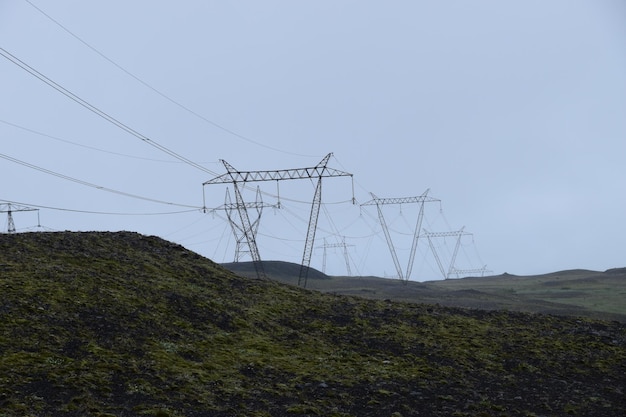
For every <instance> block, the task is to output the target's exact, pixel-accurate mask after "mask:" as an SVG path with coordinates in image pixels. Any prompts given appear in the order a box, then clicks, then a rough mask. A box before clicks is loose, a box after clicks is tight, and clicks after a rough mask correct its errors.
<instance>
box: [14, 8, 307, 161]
mask: <svg viewBox="0 0 626 417" xmlns="http://www.w3.org/2000/svg"><path fill="white" fill-rule="evenodd" d="M24 1H25V2H26V3H28V4H30V5H31V6H32V7H33V8H34V9H35V10H37V11H38V12H39V13H41V14H42V15H44V16H45V17H46V18H48V19H49V20H50V21H52V22H53V23H54V24H56V25H57V26H58V27H60V28H61V29H63V30H64V31H65V32H67V33H68V34H69V35H70V36H72V37H73V38H74V39H76V40H77V41H79V42H80V43H82V44H83V45H85V46H86V47H87V48H89V49H91V50H92V51H93V52H95V53H96V54H98V55H99V56H100V57H102V58H103V59H104V60H106V61H107V62H109V63H110V64H112V65H113V66H115V67H116V68H118V69H119V70H120V71H122V72H124V73H125V74H126V75H128V76H129V77H131V78H133V79H134V80H135V81H137V82H139V83H141V84H142V85H143V86H145V87H147V88H148V89H150V90H152V91H153V92H155V93H156V94H158V95H159V96H161V97H163V98H164V99H166V100H167V101H169V102H170V103H172V104H174V105H175V106H177V107H179V108H181V109H183V110H185V111H186V112H188V113H190V114H192V115H193V116H195V117H197V118H199V119H200V120H203V121H205V122H206V123H209V124H210V125H212V126H214V127H216V128H218V129H220V130H222V131H224V132H226V133H228V134H230V135H233V136H235V137H237V138H239V139H242V140H244V141H246V142H249V143H252V144H254V145H257V146H261V147H263V148H266V149H270V150H272V151H275V152H280V153H284V154H288V155H294V156H302V157H312V156H315V155H303V154H299V153H295V152H290V151H285V150H283V149H278V148H274V147H272V146H269V145H266V144H264V143H261V142H258V141H256V140H254V139H251V138H249V137H247V136H244V135H242V134H240V133H237V132H235V131H233V130H231V129H229V128H227V127H225V126H223V125H221V124H219V123H216V122H214V121H212V120H210V119H208V118H207V117H204V116H203V115H201V114H199V113H197V112H195V111H194V110H192V109H190V108H189V107H187V106H185V105H184V104H182V103H180V102H179V101H177V100H174V99H173V98H171V97H169V96H168V95H166V94H165V93H163V92H161V91H160V90H158V89H157V88H155V87H153V86H152V85H150V84H148V83H147V82H145V81H144V80H142V79H141V78H139V77H138V76H136V75H135V74H133V73H132V72H130V71H128V70H127V69H126V68H124V67H122V66H121V65H120V64H118V63H117V62H115V61H113V60H112V59H111V58H109V57H108V56H106V55H105V54H103V53H102V52H100V51H99V50H98V49H96V48H95V47H93V46H91V45H90V44H89V43H87V42H86V41H84V40H83V39H82V38H80V37H79V36H78V35H76V34H75V33H74V32H72V31H70V30H69V29H68V28H67V27H65V26H64V25H62V24H61V23H60V22H59V21H57V20H56V19H54V18H53V17H52V16H50V15H49V14H48V13H46V12H44V11H43V10H42V9H40V8H39V7H37V6H36V5H34V4H33V3H32V2H31V1H30V0H24Z"/></svg>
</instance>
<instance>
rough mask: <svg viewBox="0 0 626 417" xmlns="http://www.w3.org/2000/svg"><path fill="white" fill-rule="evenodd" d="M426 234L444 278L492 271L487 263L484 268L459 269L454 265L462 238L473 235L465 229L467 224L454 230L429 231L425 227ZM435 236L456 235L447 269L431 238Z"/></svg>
mask: <svg viewBox="0 0 626 417" xmlns="http://www.w3.org/2000/svg"><path fill="white" fill-rule="evenodd" d="M424 235H425V236H426V238H428V244H429V245H430V249H431V250H432V252H433V256H434V257H435V260H436V261H437V265H438V266H439V270H440V271H441V274H442V275H443V277H444V279H449V278H450V276H451V275H452V274H456V275H457V277H458V276H459V274H473V273H480V274H481V275H484V274H485V272H491V271H489V270H487V265H484V266H483V267H482V268H476V269H457V268H456V267H455V266H454V265H455V262H456V256H457V254H458V253H459V247H460V246H461V238H462V237H463V236H471V235H472V234H471V233H468V232H466V231H465V226H463V227H462V228H461V229H460V230H457V231H452V232H429V231H427V230H426V229H424ZM433 237H443V238H445V237H456V244H455V245H454V251H453V252H452V257H451V258H450V265H449V266H448V270H447V271H446V270H445V269H444V267H443V264H442V262H441V259H440V258H439V255H438V254H437V249H436V248H435V245H434V244H433V241H432V239H431V238H433Z"/></svg>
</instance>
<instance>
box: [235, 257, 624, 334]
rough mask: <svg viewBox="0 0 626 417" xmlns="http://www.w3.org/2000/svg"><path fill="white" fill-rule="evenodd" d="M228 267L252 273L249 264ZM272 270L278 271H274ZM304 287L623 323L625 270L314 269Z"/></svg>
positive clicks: (293, 278) (288, 276) (289, 277)
mask: <svg viewBox="0 0 626 417" xmlns="http://www.w3.org/2000/svg"><path fill="white" fill-rule="evenodd" d="M226 267H227V268H230V269H231V270H235V271H237V272H238V273H242V274H247V275H250V274H251V265H250V264H249V263H240V264H228V265H226ZM284 268H285V269H284V270H285V271H287V270H289V271H290V272H291V273H281V274H277V275H272V274H269V275H270V277H272V279H276V280H278V281H281V282H284V283H289V284H293V285H296V284H297V282H298V281H297V274H298V272H299V269H296V268H295V266H291V267H290V268H291V269H290V268H289V267H286V266H285V267H284ZM274 270H276V269H274ZM312 275H313V278H312V279H309V280H308V281H307V288H310V289H315V290H318V291H323V292H330V293H335V294H345V295H357V296H361V297H366V298H374V299H391V300H396V301H407V302H419V303H434V304H441V305H447V306H457V307H468V308H478V309H489V310H494V309H495V310H511V311H526V312H537V313H549V314H561V315H570V316H571V315H573V316H578V315H580V316H587V317H595V318H602V319H607V320H619V321H623V322H626V268H616V269H611V270H608V271H604V272H598V271H588V270H581V269H576V270H569V271H560V272H554V273H548V274H544V275H535V276H516V275H511V274H503V275H498V276H489V277H472V278H461V279H448V280H440V281H428V282H414V281H410V282H407V283H402V282H400V281H398V280H393V279H385V278H378V277H335V276H324V275H323V274H321V273H319V272H318V271H316V273H315V274H312Z"/></svg>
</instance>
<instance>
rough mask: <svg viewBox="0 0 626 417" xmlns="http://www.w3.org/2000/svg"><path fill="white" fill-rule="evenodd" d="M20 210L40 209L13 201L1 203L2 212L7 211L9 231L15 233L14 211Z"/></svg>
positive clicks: (0, 210)
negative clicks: (13, 202)
mask: <svg viewBox="0 0 626 417" xmlns="http://www.w3.org/2000/svg"><path fill="white" fill-rule="evenodd" d="M20 211H37V212H39V209H37V208H33V207H26V206H20V205H18V204H12V203H0V213H7V233H15V231H16V229H15V221H14V220H13V213H15V212H20Z"/></svg>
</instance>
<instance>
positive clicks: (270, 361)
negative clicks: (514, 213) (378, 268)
mask: <svg viewBox="0 0 626 417" xmlns="http://www.w3.org/2000/svg"><path fill="white" fill-rule="evenodd" d="M268 269H269V268H268ZM287 275H289V274H287ZM371 279H372V280H374V278H371ZM322 281H323V282H327V281H328V282H332V281H333V280H329V279H327V278H323V277H322V278H320V279H313V280H311V281H310V283H311V284H313V283H314V282H315V283H317V282H322ZM361 284H363V285H362V286H361V287H360V288H359V289H358V292H359V293H367V292H368V291H371V285H372V284H371V283H368V279H365V278H364V279H363V280H362V281H361ZM390 284H392V286H391V287H390V288H393V291H394V292H397V293H398V294H400V293H406V292H407V291H406V289H407V288H415V289H416V292H418V291H417V290H418V289H420V288H429V285H430V284H416V285H415V286H412V285H409V286H403V285H402V284H401V283H397V282H395V283H390ZM373 291H376V290H373ZM431 291H433V294H436V293H437V292H439V293H441V294H443V293H447V292H449V291H448V290H445V289H436V288H434V289H432V290H431ZM458 291H468V290H458ZM0 294H1V302H0V416H2V417H18V416H19V417H23V416H37V417H48V416H50V417H57V416H64V417H66V416H70V417H79V416H81V417H82V416H93V417H112V416H118V417H128V416H155V417H168V416H169V417H183V416H185V417H196V416H229V417H231V416H246V417H248V416H253V417H254V416H256V417H267V416H277V417H282V416H333V417H363V416H390V417H407V416H425V415H426V416H434V417H438V416H457V417H462V416H467V417H469V416H572V415H578V416H586V417H594V416H597V417H600V416H617V415H625V414H626V401H625V400H624V391H623V389H624V386H626V325H624V324H622V323H619V322H614V321H602V320H595V319H591V318H580V317H564V316H555V315H546V314H534V313H532V314H531V313H521V312H512V311H509V312H507V311H502V310H492V311H486V310H478V309H466V308H458V307H445V306H443V305H442V304H434V303H433V304H430V303H417V302H396V301H391V300H390V299H388V300H382V299H366V298H363V297H355V296H346V295H338V294H329V293H324V292H321V291H314V290H311V289H302V288H299V287H296V286H293V285H286V284H284V283H280V282H276V281H272V280H257V279H250V278H245V277H242V276H238V275H236V274H234V273H232V272H229V271H228V270H226V269H224V268H222V267H221V266H220V265H217V264H215V263H214V262H212V261H210V260H208V259H206V258H202V257H201V256H199V255H197V254H195V253H193V252H190V251H188V250H186V249H184V248H182V247H181V246H179V245H176V244H172V243H170V242H167V241H164V240H162V239H159V238H156V237H148V236H142V235H139V234H136V233H128V232H122V233H96V232H91V233H70V232H64V233H29V234H12V235H0ZM374 295H375V294H374Z"/></svg>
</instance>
